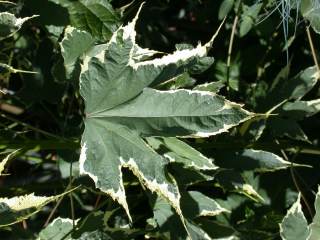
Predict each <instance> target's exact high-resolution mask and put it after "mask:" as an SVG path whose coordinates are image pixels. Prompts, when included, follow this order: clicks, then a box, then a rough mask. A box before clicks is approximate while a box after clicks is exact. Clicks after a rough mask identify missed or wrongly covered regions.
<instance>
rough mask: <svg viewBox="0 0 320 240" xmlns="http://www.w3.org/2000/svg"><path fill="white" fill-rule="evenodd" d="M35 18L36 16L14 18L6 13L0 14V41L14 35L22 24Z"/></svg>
mask: <svg viewBox="0 0 320 240" xmlns="http://www.w3.org/2000/svg"><path fill="white" fill-rule="evenodd" d="M35 17H37V16H36V15H34V16H31V17H25V18H16V17H15V16H14V15H13V14H11V13H8V12H1V13H0V40H2V39H4V38H7V37H11V36H12V35H13V34H15V33H16V32H17V31H18V30H19V29H20V28H21V27H22V24H24V23H25V22H26V21H28V20H29V19H31V18H35Z"/></svg>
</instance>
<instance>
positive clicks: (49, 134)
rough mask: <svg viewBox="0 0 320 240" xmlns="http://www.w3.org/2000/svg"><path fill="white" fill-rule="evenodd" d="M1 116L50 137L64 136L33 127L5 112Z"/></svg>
mask: <svg viewBox="0 0 320 240" xmlns="http://www.w3.org/2000/svg"><path fill="white" fill-rule="evenodd" d="M0 116H1V117H3V118H5V119H8V120H10V121H12V122H16V123H18V124H20V125H22V126H24V127H26V128H29V129H30V130H33V131H35V132H38V133H41V134H43V135H46V136H48V137H53V138H58V139H61V138H62V137H60V136H57V135H55V134H53V133H49V132H47V131H44V130H42V129H39V128H36V127H33V126H32V125H30V124H28V123H24V122H21V121H20V120H18V119H15V118H13V117H10V116H8V115H5V114H3V113H0Z"/></svg>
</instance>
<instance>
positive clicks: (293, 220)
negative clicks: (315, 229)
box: [280, 194, 310, 240]
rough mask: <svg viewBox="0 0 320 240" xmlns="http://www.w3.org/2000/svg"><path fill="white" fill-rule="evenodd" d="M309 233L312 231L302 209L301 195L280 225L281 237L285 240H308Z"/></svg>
mask: <svg viewBox="0 0 320 240" xmlns="http://www.w3.org/2000/svg"><path fill="white" fill-rule="evenodd" d="M309 233H310V229H309V226H308V222H307V220H306V218H305V216H304V214H303V212H302V209H301V204H300V194H299V197H298V199H297V201H296V202H295V203H294V204H293V205H292V207H291V208H290V209H289V210H288V212H287V214H286V216H285V217H284V219H283V220H282V222H281V224H280V235H281V238H282V239H283V240H297V239H299V240H307V238H308V236H309Z"/></svg>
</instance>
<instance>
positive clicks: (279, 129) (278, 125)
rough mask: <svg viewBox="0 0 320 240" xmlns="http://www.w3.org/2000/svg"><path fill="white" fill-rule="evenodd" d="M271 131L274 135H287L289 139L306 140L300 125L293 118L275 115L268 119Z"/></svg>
mask: <svg viewBox="0 0 320 240" xmlns="http://www.w3.org/2000/svg"><path fill="white" fill-rule="evenodd" d="M268 125H269V127H270V129H271V133H272V135H273V136H276V137H284V136H285V137H289V138H291V139H295V140H300V141H306V142H308V137H307V135H306V134H305V133H304V132H303V130H302V129H301V127H300V125H299V124H298V123H297V122H296V121H294V120H293V119H285V118H279V117H275V118H272V119H269V120H268Z"/></svg>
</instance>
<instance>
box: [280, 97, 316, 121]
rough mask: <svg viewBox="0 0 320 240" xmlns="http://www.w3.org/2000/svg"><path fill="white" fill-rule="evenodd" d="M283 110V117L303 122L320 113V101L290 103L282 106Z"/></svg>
mask: <svg viewBox="0 0 320 240" xmlns="http://www.w3.org/2000/svg"><path fill="white" fill-rule="evenodd" d="M282 110H283V112H281V115H283V116H286V117H290V118H291V119H295V120H302V119H304V118H306V117H311V116H312V115H314V114H317V113H318V112H319V111H320V99H315V100H311V101H295V102H288V103H285V104H284V105H283V106H282Z"/></svg>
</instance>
